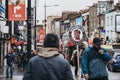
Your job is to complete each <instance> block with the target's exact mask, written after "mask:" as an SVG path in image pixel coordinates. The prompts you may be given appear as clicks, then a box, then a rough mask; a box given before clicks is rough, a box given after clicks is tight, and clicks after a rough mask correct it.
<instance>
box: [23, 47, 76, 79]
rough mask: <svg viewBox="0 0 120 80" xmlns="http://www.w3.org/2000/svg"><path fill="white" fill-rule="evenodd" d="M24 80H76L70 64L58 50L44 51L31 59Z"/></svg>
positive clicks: (49, 49)
mask: <svg viewBox="0 0 120 80" xmlns="http://www.w3.org/2000/svg"><path fill="white" fill-rule="evenodd" d="M23 80H74V79H73V75H72V72H71V68H70V65H69V63H68V62H67V61H66V60H65V59H63V58H62V57H60V56H59V53H58V51H57V49H54V48H47V49H43V50H42V52H40V53H39V55H38V56H35V57H33V58H31V60H30V61H29V63H28V68H27V71H26V73H25V74H24V77H23Z"/></svg>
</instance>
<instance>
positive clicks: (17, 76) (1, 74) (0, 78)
mask: <svg viewBox="0 0 120 80" xmlns="http://www.w3.org/2000/svg"><path fill="white" fill-rule="evenodd" d="M5 70H6V67H5V66H4V67H3V68H2V70H0V80H22V78H23V71H21V72H20V71H19V72H18V70H17V69H16V68H15V70H14V74H13V78H6V75H5V72H6V71H5Z"/></svg>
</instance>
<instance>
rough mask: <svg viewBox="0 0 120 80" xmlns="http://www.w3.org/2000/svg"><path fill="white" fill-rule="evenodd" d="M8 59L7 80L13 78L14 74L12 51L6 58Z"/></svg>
mask: <svg viewBox="0 0 120 80" xmlns="http://www.w3.org/2000/svg"><path fill="white" fill-rule="evenodd" d="M5 59H6V78H9V77H10V78H12V77H13V72H14V52H13V50H12V49H11V50H10V51H9V53H7V54H6V56H5Z"/></svg>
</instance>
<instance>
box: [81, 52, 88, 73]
mask: <svg viewBox="0 0 120 80" xmlns="http://www.w3.org/2000/svg"><path fill="white" fill-rule="evenodd" d="M81 68H82V71H83V73H84V74H88V51H87V50H85V51H84V53H83V56H82V58H81Z"/></svg>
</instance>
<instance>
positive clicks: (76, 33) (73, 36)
mask: <svg viewBox="0 0 120 80" xmlns="http://www.w3.org/2000/svg"><path fill="white" fill-rule="evenodd" d="M84 33H85V31H84V29H83V28H82V27H80V26H77V27H71V28H70V29H69V39H70V40H71V41H72V42H73V43H74V44H76V45H77V44H79V43H81V42H82V41H83V36H84Z"/></svg>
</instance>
